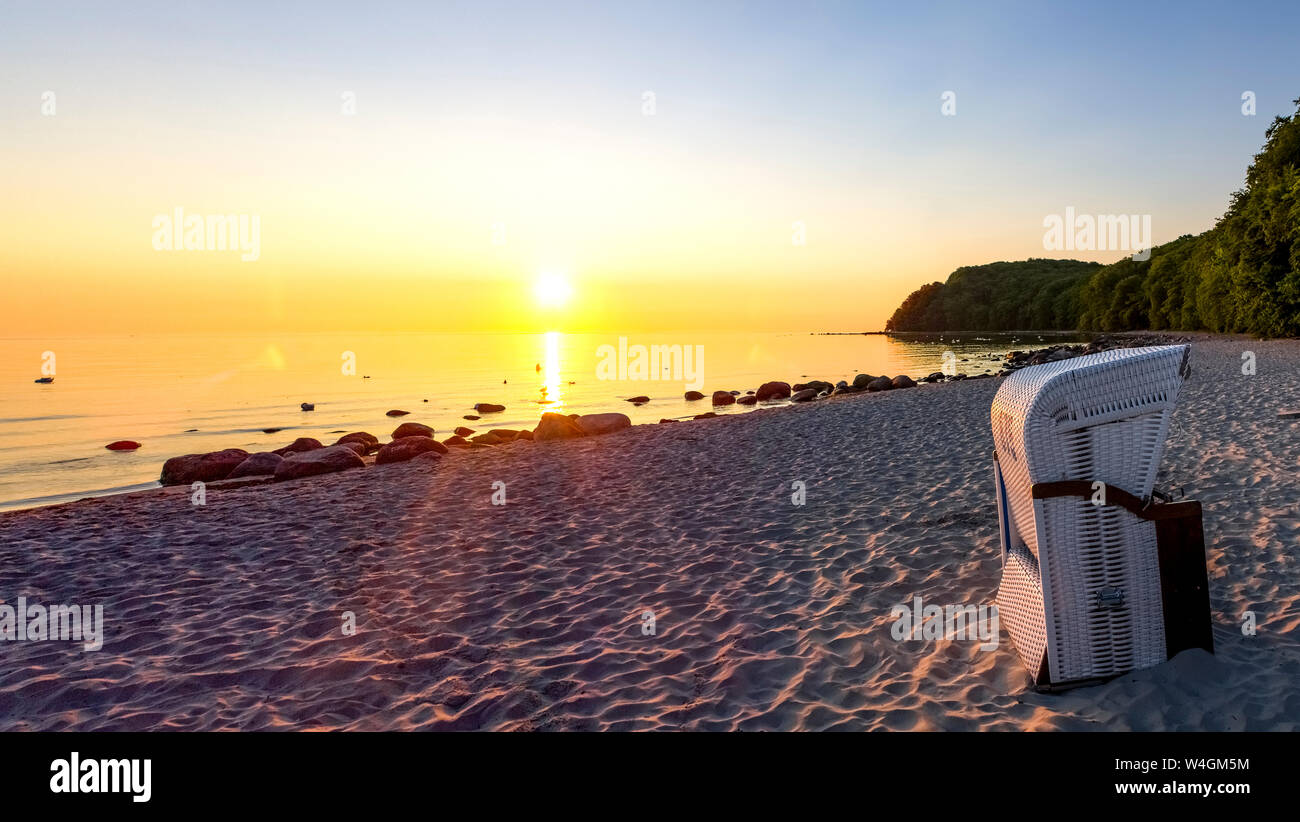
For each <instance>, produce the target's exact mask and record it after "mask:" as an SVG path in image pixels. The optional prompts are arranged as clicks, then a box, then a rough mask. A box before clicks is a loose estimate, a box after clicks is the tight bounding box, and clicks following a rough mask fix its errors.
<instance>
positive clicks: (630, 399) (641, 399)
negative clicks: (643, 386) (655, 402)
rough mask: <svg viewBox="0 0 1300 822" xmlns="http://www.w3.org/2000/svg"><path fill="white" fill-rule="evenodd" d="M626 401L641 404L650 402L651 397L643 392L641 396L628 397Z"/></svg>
mask: <svg viewBox="0 0 1300 822" xmlns="http://www.w3.org/2000/svg"><path fill="white" fill-rule="evenodd" d="M626 402H634V403H636V404H637V405H640V404H641V403H643V402H650V398H649V397H647V396H645V395H644V394H643V395H641V396H639V397H628V398H627V400H626Z"/></svg>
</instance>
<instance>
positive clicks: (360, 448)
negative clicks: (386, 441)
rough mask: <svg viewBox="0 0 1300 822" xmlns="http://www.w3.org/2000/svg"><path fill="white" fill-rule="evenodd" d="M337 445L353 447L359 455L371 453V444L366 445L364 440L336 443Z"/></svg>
mask: <svg viewBox="0 0 1300 822" xmlns="http://www.w3.org/2000/svg"><path fill="white" fill-rule="evenodd" d="M335 445H338V446H339V447H341V448H351V449H352V450H353V451H356V452H357V454H358V455H360V456H363V457H364V456H365V455H366V454H369V453H370V446H368V445H366V444H365V443H364V442H356V441H355V440H354V441H352V442H340V443H335Z"/></svg>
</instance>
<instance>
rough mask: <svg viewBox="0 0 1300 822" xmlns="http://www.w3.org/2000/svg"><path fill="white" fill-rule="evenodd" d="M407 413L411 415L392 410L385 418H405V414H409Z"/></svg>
mask: <svg viewBox="0 0 1300 822" xmlns="http://www.w3.org/2000/svg"><path fill="white" fill-rule="evenodd" d="M409 413H411V412H410V411H402V410H401V409H398V408H394V409H393V410H392V411H389V412H388V413H387V414H386V415H385V416H389V417H405V416H406V415H407V414H409Z"/></svg>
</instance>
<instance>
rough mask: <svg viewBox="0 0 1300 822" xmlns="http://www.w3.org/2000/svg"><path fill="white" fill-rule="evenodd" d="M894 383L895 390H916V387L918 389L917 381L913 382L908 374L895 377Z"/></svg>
mask: <svg viewBox="0 0 1300 822" xmlns="http://www.w3.org/2000/svg"><path fill="white" fill-rule="evenodd" d="M892 382H893V386H894V387H895V388H915V387H916V381H915V380H913V379H912V378H911V377H909V376H907V375H906V374H899V375H898V376H897V377H894V379H893V381H892Z"/></svg>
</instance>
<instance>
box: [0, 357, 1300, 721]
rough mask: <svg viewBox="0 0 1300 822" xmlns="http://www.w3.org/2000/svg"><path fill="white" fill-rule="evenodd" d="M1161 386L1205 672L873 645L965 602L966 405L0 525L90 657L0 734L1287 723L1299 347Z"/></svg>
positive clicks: (1195, 658)
mask: <svg viewBox="0 0 1300 822" xmlns="http://www.w3.org/2000/svg"><path fill="white" fill-rule="evenodd" d="M1246 349H1249V350H1252V351H1254V352H1255V353H1256V355H1257V358H1258V374H1257V375H1256V376H1253V377H1247V376H1243V375H1242V374H1241V368H1240V365H1241V359H1240V358H1241V352H1242V351H1243V350H1246ZM1193 364H1194V367H1195V373H1194V375H1193V378H1192V381H1191V383H1190V384H1189V386H1188V388H1187V390H1186V392H1185V394H1184V397H1183V400H1182V402H1181V404H1180V409H1179V411H1178V414H1177V416H1176V418H1175V422H1174V431H1173V434H1172V435H1171V437H1170V440H1169V448H1168V451H1167V454H1166V458H1165V472H1164V475H1163V476H1162V479H1161V484H1162V485H1164V486H1171V485H1172V486H1177V485H1183V486H1184V487H1185V488H1186V490H1187V493H1188V495H1189V496H1192V497H1196V498H1199V499H1201V500H1202V502H1203V503H1204V504H1205V519H1206V539H1207V544H1208V546H1209V555H1210V573H1211V598H1212V606H1213V611H1214V622H1215V642H1216V644H1217V647H1218V654H1217V656H1213V657H1211V656H1209V655H1207V654H1204V653H1202V652H1188V653H1185V654H1183V655H1181V656H1180V657H1179V658H1178V659H1176V660H1174V661H1172V662H1170V663H1167V664H1165V665H1162V666H1160V667H1158V668H1154V669H1150V670H1147V671H1142V672H1139V673H1136V674H1130V675H1127V676H1123V677H1120V678H1119V679H1116V680H1114V681H1112V682H1110V683H1108V684H1106V685H1102V686H1098V687H1092V688H1085V689H1080V690H1076V691H1072V692H1068V693H1066V694H1061V695H1045V694H1036V693H1034V692H1033V691H1032V690H1030V689H1029V687H1028V682H1027V679H1026V674H1025V672H1024V670H1023V668H1022V667H1021V665H1020V662H1019V660H1018V658H1017V656H1016V654H1015V651H1014V649H1013V647H1012V645H1011V642H1010V640H1009V638H1008V637H1007V635H1006V632H1005V630H1004V631H1003V632H1002V642H1001V644H1000V646H999V647H998V648H997V649H996V650H981V649H980V647H979V644H978V643H976V642H965V641H946V642H936V641H914V642H898V641H895V640H894V639H893V638H892V636H891V632H890V626H891V624H892V622H893V618H892V617H891V613H890V610H891V608H892V607H893V606H895V605H898V604H902V603H910V601H911V598H912V597H913V596H914V595H919V596H920V597H922V599H923V600H924V601H925V602H926V603H934V604H940V605H949V604H953V605H956V604H980V603H991V602H992V601H993V598H994V595H995V592H996V586H997V577H998V571H999V563H998V557H997V549H996V545H997V517H996V513H995V511H994V509H993V504H992V500H993V489H992V483H991V478H990V473H991V472H990V467H989V458H990V453H991V450H992V439H991V436H990V433H989V421H988V410H989V405H990V403H991V401H992V399H993V394H994V392H995V391H996V390H997V385H998V381H997V380H982V381H972V382H965V383H952V384H947V385H937V386H922V387H920V388H916V389H909V390H902V391H894V392H890V393H887V394H874V395H854V396H848V397H842V398H834V399H832V400H827V401H823V402H819V403H814V404H810V405H805V406H794V407H785V408H779V409H772V410H766V411H761V412H759V413H756V414H747V415H743V416H735V417H720V418H717V419H710V420H701V421H695V422H688V423H683V424H678V425H659V426H638V427H636V428H633V429H632V430H630V431H625V432H622V433H619V434H614V435H610V436H607V437H600V438H593V439H589V440H581V441H571V442H552V443H524V442H518V443H513V444H510V445H507V446H501V447H498V448H495V449H487V450H474V451H462V452H453V453H452V454H451V455H449V456H448V457H446V458H444V459H443V460H442V461H441V463H440V464H436V465H434V464H430V463H428V462H425V461H421V460H417V461H415V462H413V463H407V464H402V465H394V466H384V467H380V468H367V469H365V470H361V471H353V472H349V473H344V474H339V475H333V476H326V477H318V478H312V479H307V480H302V481H298V482H292V483H284V484H278V485H270V486H254V487H242V488H236V489H229V490H219V489H215V488H214V489H210V491H209V494H208V500H207V502H208V504H207V505H206V506H204V507H194V506H191V505H190V501H189V491H188V489H164V490H160V491H154V492H146V493H142V494H133V495H128V496H121V497H113V498H103V499H95V500H88V501H85V502H79V503H73V504H69V505H63V506H58V507H53V508H46V509H39V510H35V511H27V512H18V513H14V514H8V515H0V599H3V600H4V601H5V602H8V603H10V604H13V603H14V601H15V600H16V598H17V597H18V596H26V597H27V599H28V601H29V602H35V601H39V602H44V603H72V602H77V603H83V604H95V603H99V604H102V605H103V606H104V622H105V633H106V636H107V639H106V641H105V644H104V647H103V649H102V650H100V651H98V652H85V651H83V650H82V649H81V647H80V645H79V644H72V643H58V642H25V643H19V642H4V643H0V655H3V656H0V729H3V730H18V729H25V730H61V729H79V730H150V729H196V730H197V729H245V730H255V729H269V728H295V729H316V728H337V729H357V730H380V729H496V730H578V729H583V730H595V729H692V730H722V729H745V730H758V729H772V730H787V729H810V730H820V729H845V730H866V729H897V730H933V729H952V730H975V729H999V730H1012V729H1031V730H1039V729H1051V728H1061V729H1071V730H1074V729H1091V728H1098V729H1114V730H1124V729H1134V730H1161V729H1210V730H1221V729H1233V730H1237V729H1242V730H1265V729H1292V730H1294V729H1296V728H1297V727H1300V607H1298V605H1300V567H1298V565H1297V562H1298V560H1297V553H1298V551H1297V548H1298V547H1300V546H1298V543H1300V482H1298V481H1297V476H1298V475H1300V421H1296V420H1280V419H1278V418H1277V411H1278V409H1279V408H1283V407H1296V406H1300V343H1296V342H1256V341H1247V340H1215V341H1210V342H1198V343H1196V345H1195V352H1194V359H1193ZM827 376H831V375H827ZM833 378H838V376H835V377H833ZM718 387H727V388H748V387H750V386H718ZM497 480H501V481H504V482H505V483H506V494H507V504H506V505H504V506H496V505H492V504H491V496H492V493H493V487H492V483H493V482H494V481H497ZM795 481H800V482H803V483H806V489H807V491H806V493H807V500H806V504H804V505H802V506H797V505H794V504H793V503H792V501H791V494H792V493H793V491H792V485H791V484H792V483H793V482H795ZM1247 610H1252V611H1254V612H1255V614H1256V618H1257V621H1258V633H1257V634H1256V635H1255V636H1244V635H1243V634H1242V631H1241V630H1240V625H1241V621H1242V618H1243V613H1244V612H1245V611H1247ZM348 611H350V612H352V613H353V614H355V618H356V624H357V630H356V633H355V635H352V636H348V635H345V633H344V631H343V630H342V625H343V614H344V612H348ZM646 611H649V612H651V613H653V615H654V618H655V626H654V628H655V630H654V633H653V634H647V633H645V632H643V622H642V615H643V614H644V613H645V612H646Z"/></svg>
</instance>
